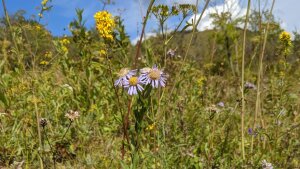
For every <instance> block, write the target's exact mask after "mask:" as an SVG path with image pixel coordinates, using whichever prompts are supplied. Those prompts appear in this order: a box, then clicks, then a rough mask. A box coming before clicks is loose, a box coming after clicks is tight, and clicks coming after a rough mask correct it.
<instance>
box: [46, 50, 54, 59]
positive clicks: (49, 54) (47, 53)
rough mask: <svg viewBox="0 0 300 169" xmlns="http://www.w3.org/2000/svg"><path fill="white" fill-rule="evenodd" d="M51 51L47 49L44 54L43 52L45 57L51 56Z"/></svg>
mask: <svg viewBox="0 0 300 169" xmlns="http://www.w3.org/2000/svg"><path fill="white" fill-rule="evenodd" d="M52 55H53V54H52V52H51V51H49V52H48V51H47V52H46V53H45V54H44V56H45V57H46V58H52Z"/></svg>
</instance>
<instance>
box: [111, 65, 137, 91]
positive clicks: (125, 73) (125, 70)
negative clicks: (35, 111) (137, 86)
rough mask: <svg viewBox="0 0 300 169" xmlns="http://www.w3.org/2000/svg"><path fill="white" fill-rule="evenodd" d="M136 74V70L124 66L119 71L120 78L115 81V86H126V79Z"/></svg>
mask: <svg viewBox="0 0 300 169" xmlns="http://www.w3.org/2000/svg"><path fill="white" fill-rule="evenodd" d="M135 74H136V70H129V69H128V68H122V69H121V70H120V72H119V73H118V79H117V80H116V81H115V84H114V85H115V86H120V87H122V86H124V81H125V80H127V79H129V78H130V77H132V76H133V75H135Z"/></svg>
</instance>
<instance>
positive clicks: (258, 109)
mask: <svg viewBox="0 0 300 169" xmlns="http://www.w3.org/2000/svg"><path fill="white" fill-rule="evenodd" d="M274 4H275V0H273V2H272V6H271V10H270V14H269V16H271V15H272V11H273V8H274ZM269 27H270V20H269V21H268V23H267V28H266V31H265V36H264V41H263V46H262V50H261V54H260V57H259V66H258V73H257V93H256V104H255V117H254V122H253V129H254V130H255V125H256V121H257V118H258V114H260V116H261V119H260V120H261V123H262V125H263V126H262V127H264V122H263V118H262V113H261V105H262V101H261V85H262V84H261V81H262V78H263V59H264V54H265V49H266V44H267V39H268V32H269ZM253 145H254V136H252V139H251V153H252V152H253ZM263 147H264V148H265V139H264V144H263Z"/></svg>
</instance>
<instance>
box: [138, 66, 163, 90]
mask: <svg viewBox="0 0 300 169" xmlns="http://www.w3.org/2000/svg"><path fill="white" fill-rule="evenodd" d="M167 77H168V75H167V74H165V73H164V72H163V70H160V69H158V68H157V66H156V65H154V66H153V67H152V68H143V69H142V70H141V79H142V81H143V82H144V83H145V84H146V85H147V84H151V85H152V87H155V88H158V86H161V87H165V86H166V80H167Z"/></svg>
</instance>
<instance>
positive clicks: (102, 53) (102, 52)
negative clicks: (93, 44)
mask: <svg viewBox="0 0 300 169" xmlns="http://www.w3.org/2000/svg"><path fill="white" fill-rule="evenodd" d="M99 54H100V56H106V54H107V53H106V51H105V50H103V49H101V50H100V51H99Z"/></svg>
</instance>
